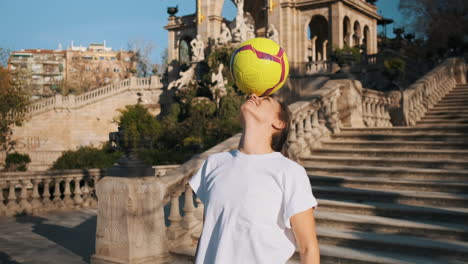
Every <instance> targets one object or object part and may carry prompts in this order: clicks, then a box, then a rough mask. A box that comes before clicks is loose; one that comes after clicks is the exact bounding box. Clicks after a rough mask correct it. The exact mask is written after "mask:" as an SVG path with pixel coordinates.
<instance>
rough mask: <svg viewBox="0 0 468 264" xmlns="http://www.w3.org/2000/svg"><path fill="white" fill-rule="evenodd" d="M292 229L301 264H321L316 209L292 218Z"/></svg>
mask: <svg viewBox="0 0 468 264" xmlns="http://www.w3.org/2000/svg"><path fill="white" fill-rule="evenodd" d="M290 221H291V227H292V229H293V232H294V236H295V237H296V242H297V245H298V247H299V253H300V255H301V264H319V263H320V249H319V246H318V241H317V233H316V231H315V217H314V208H310V209H308V210H305V211H303V212H300V213H297V214H295V215H293V216H291V219H290Z"/></svg>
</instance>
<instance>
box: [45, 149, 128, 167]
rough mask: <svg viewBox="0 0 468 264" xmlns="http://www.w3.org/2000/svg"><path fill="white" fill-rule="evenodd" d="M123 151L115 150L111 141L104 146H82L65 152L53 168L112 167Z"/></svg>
mask: <svg viewBox="0 0 468 264" xmlns="http://www.w3.org/2000/svg"><path fill="white" fill-rule="evenodd" d="M121 156H122V152H119V151H115V150H113V149H112V148H111V147H110V144H109V143H106V144H104V146H103V147H102V148H96V147H93V146H81V147H80V148H79V149H77V150H74V151H73V150H69V151H65V152H63V154H62V156H60V157H59V158H58V159H57V160H56V161H55V162H54V164H53V165H52V167H51V169H52V170H67V169H91V168H101V169H102V168H108V167H111V166H112V165H113V164H114V163H115V162H116V161H117V160H118V159H119V158H120V157H121Z"/></svg>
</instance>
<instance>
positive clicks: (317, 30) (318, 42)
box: [308, 15, 329, 62]
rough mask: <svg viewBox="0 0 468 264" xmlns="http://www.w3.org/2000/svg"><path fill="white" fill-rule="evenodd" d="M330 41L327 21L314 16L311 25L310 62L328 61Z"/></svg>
mask: <svg viewBox="0 0 468 264" xmlns="http://www.w3.org/2000/svg"><path fill="white" fill-rule="evenodd" d="M328 39H329V28H328V21H327V19H326V18H325V17H323V16H321V15H315V16H313V17H312V19H311V20H310V23H309V47H308V51H309V52H308V59H309V62H312V61H324V60H327V59H328V54H327V53H328Z"/></svg>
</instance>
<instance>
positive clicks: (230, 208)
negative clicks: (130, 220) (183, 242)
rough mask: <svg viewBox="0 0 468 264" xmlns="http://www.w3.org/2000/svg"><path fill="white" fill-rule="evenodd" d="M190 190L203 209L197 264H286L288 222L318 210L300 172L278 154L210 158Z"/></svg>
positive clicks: (291, 244)
mask: <svg viewBox="0 0 468 264" xmlns="http://www.w3.org/2000/svg"><path fill="white" fill-rule="evenodd" d="M189 184H190V186H191V187H192V189H193V190H194V191H195V193H196V195H197V196H198V197H199V198H200V200H201V201H202V202H203V204H204V206H205V209H204V216H205V220H204V223H203V229H202V233H201V237H200V241H199V244H198V247H197V253H196V259H195V264H240V263H242V264H249V263H252V264H284V263H286V262H287V260H288V259H289V258H290V257H291V256H292V255H293V254H294V251H295V249H296V248H297V244H296V240H295V237H294V233H293V231H292V229H291V223H290V217H291V216H293V215H295V214H297V213H299V212H303V211H305V210H307V209H309V208H312V207H315V206H316V205H317V201H316V199H315V197H314V196H313V194H312V188H311V186H310V182H309V178H308V176H307V174H306V171H305V169H304V167H302V166H301V165H299V164H297V163H296V162H295V161H292V160H290V159H288V158H286V157H285V156H283V155H282V154H281V153H280V152H272V153H268V154H258V155H250V154H245V153H242V152H240V151H239V150H233V151H229V152H221V153H216V154H213V155H211V156H209V157H208V158H207V159H206V160H205V162H204V163H203V165H202V166H201V168H200V169H199V170H198V172H197V173H196V174H194V175H193V176H192V178H191V179H190V180H189Z"/></svg>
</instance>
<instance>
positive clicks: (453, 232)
mask: <svg viewBox="0 0 468 264" xmlns="http://www.w3.org/2000/svg"><path fill="white" fill-rule="evenodd" d="M317 208H318V207H317ZM314 215H315V219H316V223H317V225H318V226H321V227H330V228H339V229H347V230H356V231H363V232H373V233H379V234H405V235H411V236H418V237H425V238H431V239H446V240H451V239H453V240H459V241H468V227H467V226H466V225H456V224H447V223H444V224H441V223H437V222H430V221H415V220H404V219H395V218H389V217H383V216H372V215H359V214H349V213H339V212H328V211H321V210H320V209H317V210H316V211H315V213H314Z"/></svg>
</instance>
